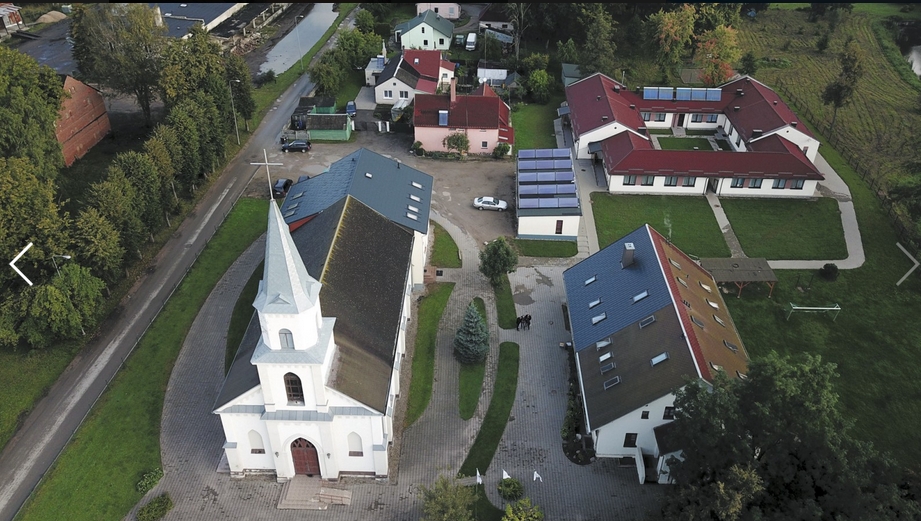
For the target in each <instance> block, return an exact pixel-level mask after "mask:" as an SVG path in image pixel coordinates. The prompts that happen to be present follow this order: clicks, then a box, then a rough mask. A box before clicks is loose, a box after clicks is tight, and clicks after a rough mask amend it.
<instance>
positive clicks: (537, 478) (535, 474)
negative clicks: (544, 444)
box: [534, 470, 544, 483]
mask: <svg viewBox="0 0 921 521" xmlns="http://www.w3.org/2000/svg"><path fill="white" fill-rule="evenodd" d="M537 480H540V482H541V483H543V482H544V478H542V477H540V474H538V473H537V471H536V470H535V471H534V481H537Z"/></svg>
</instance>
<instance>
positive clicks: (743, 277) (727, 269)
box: [700, 258, 777, 298]
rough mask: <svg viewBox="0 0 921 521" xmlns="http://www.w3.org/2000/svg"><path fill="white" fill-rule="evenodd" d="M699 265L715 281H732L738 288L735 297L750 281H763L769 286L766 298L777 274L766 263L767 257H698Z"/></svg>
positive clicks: (740, 294) (769, 295)
mask: <svg viewBox="0 0 921 521" xmlns="http://www.w3.org/2000/svg"><path fill="white" fill-rule="evenodd" d="M700 265H701V267H703V268H704V269H705V270H707V271H709V272H710V274H711V275H713V280H715V281H716V282H732V283H733V284H735V285H736V286H738V288H739V294H738V295H737V296H736V298H740V297H741V296H742V288H744V287H745V286H748V285H749V284H751V283H752V282H764V283H765V284H767V285H768V287H770V288H771V291H770V292H769V293H768V298H771V295H773V293H774V284H777V276H776V275H774V271H773V270H771V267H770V266H769V265H768V262H767V259H748V258H745V259H735V258H733V259H700Z"/></svg>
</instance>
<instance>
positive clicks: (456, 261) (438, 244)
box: [431, 221, 461, 268]
mask: <svg viewBox="0 0 921 521" xmlns="http://www.w3.org/2000/svg"><path fill="white" fill-rule="evenodd" d="M431 223H432V227H433V228H434V230H435V245H434V246H433V247H432V260H431V264H432V266H437V267H439V268H460V267H461V258H460V252H459V251H458V249H457V243H456V242H454V238H452V237H451V234H450V233H448V231H447V230H445V229H444V227H442V226H441V225H440V224H438V223H436V222H435V221H431Z"/></svg>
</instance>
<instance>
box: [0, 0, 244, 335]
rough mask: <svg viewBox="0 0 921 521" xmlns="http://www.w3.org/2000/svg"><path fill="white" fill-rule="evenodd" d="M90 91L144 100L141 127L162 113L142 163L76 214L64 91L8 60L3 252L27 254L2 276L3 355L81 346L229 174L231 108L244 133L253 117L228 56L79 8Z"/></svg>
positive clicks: (114, 14)
mask: <svg viewBox="0 0 921 521" xmlns="http://www.w3.org/2000/svg"><path fill="white" fill-rule="evenodd" d="M71 32H72V36H73V38H74V55H75V58H76V60H77V64H78V66H79V68H80V71H81V77H80V79H82V80H83V81H89V82H96V83H99V84H101V85H102V86H104V87H107V88H109V89H111V90H112V91H115V92H119V93H126V94H130V95H132V96H134V97H135V98H136V99H137V101H138V104H139V105H140V106H141V107H142V111H143V114H144V118H145V122H146V123H147V124H148V126H151V125H152V124H153V121H152V119H151V110H150V103H151V102H153V101H155V100H156V99H157V98H159V99H161V100H162V101H163V102H164V105H165V108H166V111H165V114H166V116H165V119H164V121H163V122H162V123H160V124H158V125H156V126H155V127H153V128H152V129H151V132H150V134H149V137H148V138H147V140H146V141H145V142H144V145H143V147H142V150H140V151H126V152H123V153H120V154H118V155H117V156H116V157H115V158H114V160H113V161H112V162H111V164H110V165H109V166H108V168H107V170H106V173H105V176H104V177H103V178H102V180H100V181H99V182H97V183H94V184H92V185H91V186H90V187H89V189H88V190H87V192H86V193H85V194H82V198H81V200H80V201H79V202H80V203H81V204H80V209H79V210H78V211H77V213H76V215H71V214H70V213H69V212H66V211H64V210H63V209H62V208H63V207H64V205H65V203H67V202H68V199H69V198H70V197H71V196H72V194H68V193H62V192H61V191H60V189H59V188H58V183H57V181H58V179H59V176H61V175H65V174H64V171H63V170H62V169H63V156H62V154H61V148H60V144H59V143H58V142H57V140H56V138H55V135H54V132H52V131H49V129H53V128H54V127H55V122H56V121H57V118H58V113H59V110H60V108H61V103H62V101H63V100H64V98H65V96H66V95H67V94H66V93H65V92H64V90H63V82H62V81H61V79H60V78H59V77H58V75H57V74H56V73H55V72H54V71H53V70H52V69H50V68H49V67H47V66H39V65H38V64H37V63H36V62H35V61H34V60H33V59H32V58H30V57H28V56H26V55H24V54H21V53H18V52H15V51H11V50H8V49H6V48H0V105H2V108H0V119H2V120H3V121H5V122H6V121H9V122H10V124H9V125H4V128H3V129H2V130H0V247H2V251H4V252H8V254H10V258H12V255H15V254H16V253H17V252H19V251H21V250H22V248H23V247H24V246H25V245H26V244H28V243H30V242H31V243H33V247H32V248H31V249H30V250H29V252H28V253H27V254H26V255H24V256H23V258H22V259H20V260H19V261H18V262H17V267H19V268H20V269H22V270H23V271H24V272H26V273H28V274H29V277H30V280H31V281H32V282H33V283H34V285H32V286H28V285H26V284H25V282H24V281H23V280H22V279H21V278H19V277H18V275H16V273H14V272H13V271H12V270H3V271H0V345H2V346H9V347H13V348H16V347H19V346H28V347H32V348H43V347H47V346H49V345H52V344H53V343H54V342H55V341H58V340H62V339H70V338H76V337H77V336H79V335H80V334H82V333H84V332H85V331H86V330H88V329H90V328H92V327H93V326H95V324H96V321H97V320H98V319H99V318H100V316H99V310H100V308H101V304H102V301H103V294H102V292H103V290H104V288H105V287H106V285H108V284H113V283H116V282H118V281H119V280H120V279H121V278H122V277H123V275H124V273H125V272H124V269H125V268H126V267H127V266H128V265H129V264H130V263H131V262H132V261H134V260H135V259H137V258H139V257H140V250H141V247H142V245H143V244H144V242H145V241H147V240H153V237H154V236H155V235H156V234H157V233H159V232H160V231H161V230H162V229H163V228H164V227H166V226H168V225H169V216H170V214H172V213H176V212H178V211H179V210H180V209H181V208H182V206H183V203H184V202H185V201H189V200H191V199H192V197H193V195H194V191H195V188H196V186H197V185H199V184H201V183H202V182H203V179H204V178H207V177H208V176H209V175H210V174H211V173H212V172H214V171H215V169H217V168H218V167H220V165H221V164H222V163H223V161H224V159H225V156H226V147H227V137H228V135H229V134H230V133H231V132H232V131H233V122H232V119H233V118H234V117H235V116H234V114H233V112H232V109H231V89H233V102H234V103H233V105H234V106H235V107H236V109H237V112H238V113H239V114H240V115H241V116H242V117H243V118H244V120H246V119H249V118H252V116H253V113H254V111H255V100H254V99H253V90H252V83H251V79H250V73H249V69H248V67H247V66H246V64H245V62H244V61H243V59H242V58H240V57H239V56H235V55H232V54H226V55H225V54H224V53H223V51H222V50H221V47H220V45H219V44H217V43H216V42H215V41H213V40H211V38H210V37H209V36H208V34H207V32H206V31H205V30H204V29H203V28H202V27H201V26H200V25H197V26H195V27H194V28H193V29H192V31H191V36H190V37H189V38H187V39H185V40H179V39H167V38H166V37H165V28H164V27H162V26H158V25H157V24H156V23H155V21H154V13H153V11H152V10H151V9H149V8H148V7H147V6H146V5H145V4H117V5H116V4H82V5H79V6H75V9H74V14H73V22H72V27H71Z"/></svg>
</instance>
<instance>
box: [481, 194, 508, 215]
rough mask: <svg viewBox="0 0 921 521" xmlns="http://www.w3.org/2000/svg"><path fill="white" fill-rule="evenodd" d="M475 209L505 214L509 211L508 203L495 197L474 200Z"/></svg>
mask: <svg viewBox="0 0 921 521" xmlns="http://www.w3.org/2000/svg"><path fill="white" fill-rule="evenodd" d="M473 207H474V208H476V209H478V210H498V211H500V212H504V211H505V210H507V209H508V203H507V202H505V201H503V200H502V199H496V198H495V197H477V198H476V199H474V200H473Z"/></svg>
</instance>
